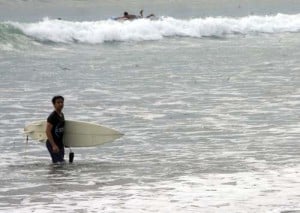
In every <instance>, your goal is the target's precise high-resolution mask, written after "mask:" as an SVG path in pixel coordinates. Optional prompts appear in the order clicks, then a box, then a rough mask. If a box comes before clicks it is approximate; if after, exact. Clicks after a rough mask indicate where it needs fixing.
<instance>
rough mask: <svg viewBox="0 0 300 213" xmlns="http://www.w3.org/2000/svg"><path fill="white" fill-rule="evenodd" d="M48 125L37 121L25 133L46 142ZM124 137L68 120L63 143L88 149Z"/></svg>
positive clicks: (96, 126) (100, 128)
mask: <svg viewBox="0 0 300 213" xmlns="http://www.w3.org/2000/svg"><path fill="white" fill-rule="evenodd" d="M46 125H47V122H46V121H35V122H33V123H30V124H29V125H27V126H26V127H25V128H24V133H25V134H26V135H27V136H29V137H30V138H31V139H34V140H38V141H40V142H46V141H47V136H46ZM122 136H123V134H122V133H120V132H118V131H116V130H113V129H110V128H107V127H104V126H101V125H98V124H93V123H87V122H81V121H70V120H66V121H65V127H64V137H63V141H64V145H65V146H69V147H88V146H98V145H101V144H104V143H108V142H113V141H114V140H116V139H118V138H120V137H122Z"/></svg>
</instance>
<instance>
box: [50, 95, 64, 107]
mask: <svg viewBox="0 0 300 213" xmlns="http://www.w3.org/2000/svg"><path fill="white" fill-rule="evenodd" d="M57 99H62V100H63V101H64V100H65V99H64V97H62V96H61V95H56V96H54V97H53V98H52V103H53V105H54V104H55V102H56V100H57Z"/></svg>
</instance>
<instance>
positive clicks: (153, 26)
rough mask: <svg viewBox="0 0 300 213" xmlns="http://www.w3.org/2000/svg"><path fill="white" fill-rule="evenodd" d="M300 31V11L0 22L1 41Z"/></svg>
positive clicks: (144, 38)
mask: <svg viewBox="0 0 300 213" xmlns="http://www.w3.org/2000/svg"><path fill="white" fill-rule="evenodd" d="M288 32H294V33H297V32H300V14H295V15H285V14H277V15H274V16H247V17H241V18H228V17H207V18H193V19H189V20H183V19H175V18H172V17H161V18H159V19H157V20H149V19H138V20H134V21H122V22H119V21H114V20H101V21H93V22H92V21H90V22H73V21H65V20H56V19H48V18H45V19H44V20H42V21H40V22H35V23H20V22H5V23H3V22H2V23H0V38H1V40H4V41H8V40H11V39H12V40H17V38H18V37H20V36H21V35H23V36H24V35H25V36H26V37H28V38H30V39H33V40H37V41H40V42H54V43H74V42H78V43H88V44H97V43H103V42H106V41H147V40H160V39H163V38H166V37H178V36H179V37H194V38H201V37H226V36H228V35H234V34H238V35H239V34H241V35H248V34H250V35H251V34H255V35H257V34H264V33H268V34H277V33H288Z"/></svg>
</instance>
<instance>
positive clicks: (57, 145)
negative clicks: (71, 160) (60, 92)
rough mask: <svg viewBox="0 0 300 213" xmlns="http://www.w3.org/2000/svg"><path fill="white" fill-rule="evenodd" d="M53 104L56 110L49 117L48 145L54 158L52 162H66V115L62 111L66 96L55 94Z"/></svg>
mask: <svg viewBox="0 0 300 213" xmlns="http://www.w3.org/2000/svg"><path fill="white" fill-rule="evenodd" d="M52 104H53V107H54V111H53V112H52V113H51V114H50V115H49V117H48V119H47V127H46V135H47V138H48V140H47V142H46V146H47V149H48V151H49V153H50V156H51V158H52V162H53V163H62V162H64V155H65V150H64V144H63V134H64V125H65V117H64V114H63V113H62V109H63V108H64V98H63V97H62V96H54V97H53V98H52Z"/></svg>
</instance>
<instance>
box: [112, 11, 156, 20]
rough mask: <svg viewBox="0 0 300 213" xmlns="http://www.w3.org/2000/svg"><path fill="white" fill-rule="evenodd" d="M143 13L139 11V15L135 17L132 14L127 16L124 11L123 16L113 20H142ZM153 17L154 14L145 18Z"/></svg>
mask: <svg viewBox="0 0 300 213" xmlns="http://www.w3.org/2000/svg"><path fill="white" fill-rule="evenodd" d="M143 12H144V11H143V10H141V11H140V15H139V16H137V15H134V14H129V13H128V12H126V11H125V12H124V15H123V16H121V17H118V18H115V20H134V19H138V18H144V15H143ZM154 16H155V15H154V14H150V15H148V16H146V18H151V17H154Z"/></svg>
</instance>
